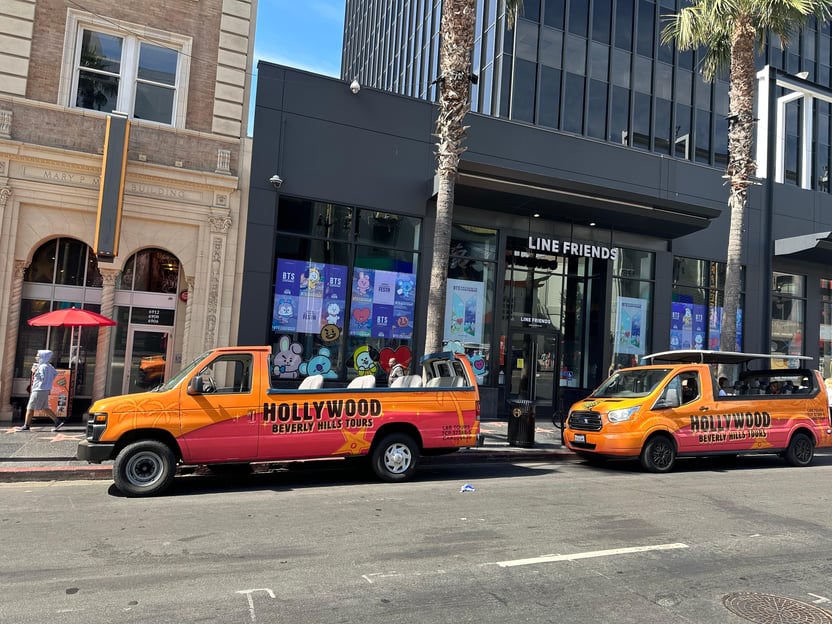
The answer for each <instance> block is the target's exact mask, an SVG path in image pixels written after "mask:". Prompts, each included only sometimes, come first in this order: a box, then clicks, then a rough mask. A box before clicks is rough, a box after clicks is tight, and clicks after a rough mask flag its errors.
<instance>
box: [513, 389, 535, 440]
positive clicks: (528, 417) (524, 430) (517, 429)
mask: <svg viewBox="0 0 832 624" xmlns="http://www.w3.org/2000/svg"><path fill="white" fill-rule="evenodd" d="M508 444H509V446H519V447H522V448H531V447H533V446H534V401H525V400H519V401H518V400H515V401H511V402H510V403H509V413H508Z"/></svg>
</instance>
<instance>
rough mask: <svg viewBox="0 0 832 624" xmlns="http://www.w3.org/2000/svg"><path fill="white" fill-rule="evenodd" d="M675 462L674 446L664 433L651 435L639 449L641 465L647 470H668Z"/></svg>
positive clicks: (657, 471)
mask: <svg viewBox="0 0 832 624" xmlns="http://www.w3.org/2000/svg"><path fill="white" fill-rule="evenodd" d="M675 464H676V446H675V445H674V444H673V440H671V439H670V438H669V437H667V436H665V435H657V436H653V437H652V438H650V439H649V440H647V444H645V445H644V448H643V449H642V450H641V466H642V468H644V469H645V470H646V471H647V472H654V473H662V472H670V471H671V470H673V466H674V465H675Z"/></svg>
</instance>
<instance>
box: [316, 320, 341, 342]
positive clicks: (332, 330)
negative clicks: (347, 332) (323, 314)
mask: <svg viewBox="0 0 832 624" xmlns="http://www.w3.org/2000/svg"><path fill="white" fill-rule="evenodd" d="M340 337H341V328H340V327H338V326H337V325H332V324H331V323H327V324H326V325H324V326H323V327H321V340H323V341H324V342H335V341H336V340H338V339H339V338H340Z"/></svg>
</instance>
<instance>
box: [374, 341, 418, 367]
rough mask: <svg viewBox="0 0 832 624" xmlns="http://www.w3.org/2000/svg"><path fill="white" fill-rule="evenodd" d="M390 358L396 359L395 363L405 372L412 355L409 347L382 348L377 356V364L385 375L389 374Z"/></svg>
mask: <svg viewBox="0 0 832 624" xmlns="http://www.w3.org/2000/svg"><path fill="white" fill-rule="evenodd" d="M390 358H396V361H397V362H398V363H399V364H401V365H402V366H404V368H405V370H407V369H409V368H410V361H411V360H412V359H413V353H412V352H411V351H410V347H406V346H404V345H402V346H400V347H396V348H395V349H391V348H390V347H384V348H383V349H382V350H381V351H380V352H379V354H378V363H379V366H381V368H382V369H383V370H384V372H385V373H389V372H390Z"/></svg>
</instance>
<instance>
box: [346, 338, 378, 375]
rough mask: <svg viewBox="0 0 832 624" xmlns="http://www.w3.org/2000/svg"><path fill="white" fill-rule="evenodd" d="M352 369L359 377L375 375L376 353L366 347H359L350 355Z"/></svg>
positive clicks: (376, 367)
mask: <svg viewBox="0 0 832 624" xmlns="http://www.w3.org/2000/svg"><path fill="white" fill-rule="evenodd" d="M352 360H353V368H354V369H355V370H356V372H357V373H358V375H359V376H364V375H375V374H376V373H377V372H378V352H377V351H376V350H375V349H373V348H372V347H369V346H367V345H361V346H360V347H358V348H357V349H356V350H355V351H354V352H353V354H352Z"/></svg>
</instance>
